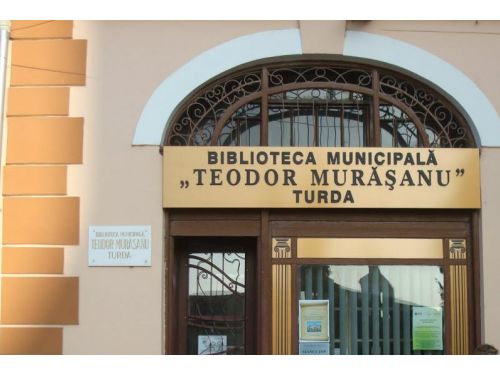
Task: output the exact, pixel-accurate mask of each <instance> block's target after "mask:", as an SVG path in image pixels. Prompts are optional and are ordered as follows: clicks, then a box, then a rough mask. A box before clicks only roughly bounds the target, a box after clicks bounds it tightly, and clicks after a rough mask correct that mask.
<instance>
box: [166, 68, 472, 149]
mask: <svg viewBox="0 0 500 375" xmlns="http://www.w3.org/2000/svg"><path fill="white" fill-rule="evenodd" d="M164 145H173V146H188V145H191V146H208V145H212V146H259V145H260V146H327V147H349V146H350V147H381V146H382V147H432V148H437V147H475V141H474V137H473V135H472V133H471V131H470V129H469V127H468V126H467V124H466V121H465V119H464V118H463V116H461V114H460V113H459V112H458V111H457V110H456V109H455V108H454V107H453V105H451V103H449V102H448V101H447V100H446V99H445V98H444V97H443V96H442V95H440V94H439V93H438V92H437V91H436V90H434V89H432V88H430V87H428V86H427V85H424V84H422V83H420V82H418V81H417V80H415V79H413V78H411V77H408V76H405V75H403V74H401V73H397V72H394V71H390V70H387V69H382V68H378V67H377V68H375V67H370V66H367V65H362V64H353V63H346V62H325V61H323V62H303V61H301V62H295V63H290V62H288V63H280V64H267V65H265V66H258V67H254V68H249V69H245V70H240V71H238V72H234V73H232V74H230V75H227V76H225V77H223V78H220V79H217V80H215V81H214V82H212V83H209V84H208V85H206V86H205V87H203V88H202V89H200V90H199V91H198V92H197V93H195V94H194V95H193V96H191V98H190V99H189V101H187V102H186V103H185V104H184V105H183V106H182V107H181V108H180V109H179V110H178V111H177V114H176V115H175V116H174V119H173V121H172V125H171V126H170V127H169V129H168V133H167V134H166V135H165V138H164Z"/></svg>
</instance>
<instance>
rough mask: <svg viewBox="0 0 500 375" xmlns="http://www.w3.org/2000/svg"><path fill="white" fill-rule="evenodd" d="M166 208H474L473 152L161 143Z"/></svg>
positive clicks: (477, 198) (476, 183) (478, 203)
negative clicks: (176, 145) (165, 145)
mask: <svg viewBox="0 0 500 375" xmlns="http://www.w3.org/2000/svg"><path fill="white" fill-rule="evenodd" d="M163 160H164V171H163V179H164V189H163V206H164V207H168V208H175V207H178V208H181V207H184V208H196V207H198V208H204V207H207V208H216V207H220V208H231V207H233V208H237V207H240V208H299V207H300V208H480V206H481V199H480V178H479V150H478V149H426V148H327V147H316V148H308V147H232V148H231V147H173V146H168V147H165V148H164V154H163Z"/></svg>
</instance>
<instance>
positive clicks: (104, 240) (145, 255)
mask: <svg viewBox="0 0 500 375" xmlns="http://www.w3.org/2000/svg"><path fill="white" fill-rule="evenodd" d="M89 266H129V267H131V266H136V267H137V266H142V267H149V266H151V226H149V225H143V226H90V227H89Z"/></svg>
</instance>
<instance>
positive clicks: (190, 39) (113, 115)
mask: <svg viewBox="0 0 500 375" xmlns="http://www.w3.org/2000/svg"><path fill="white" fill-rule="evenodd" d="M298 26H299V23H298V22H297V21H231V22H225V21H223V22H216V21H190V22H183V21H163V22H162V21H153V22H152V21H141V22H126V21H110V22H104V21H92V22H84V21H75V29H74V33H73V36H74V38H76V39H87V40H88V44H87V46H88V50H87V80H86V86H85V87H72V88H71V97H70V116H83V117H85V123H84V149H83V164H82V165H72V166H70V167H69V168H68V195H69V196H79V197H80V199H81V206H80V210H81V211H80V212H81V213H80V243H79V245H78V246H66V248H65V274H66V275H68V276H79V277H80V301H79V302H80V311H79V325H77V326H68V327H64V340H63V345H64V347H63V352H64V353H65V354H80V353H82V354H83V353H85V354H99V353H103V354H104V353H105V354H160V353H162V352H163V329H164V327H163V318H164V292H163V261H164V256H163V239H162V236H163V227H162V226H163V214H162V208H161V207H162V202H161V195H162V168H161V163H162V157H161V155H160V154H159V150H158V147H132V146H131V143H132V138H133V135H134V131H135V126H136V124H137V121H138V119H139V116H140V114H141V111H142V109H143V107H144V106H145V104H146V102H147V100H148V98H149V97H150V95H151V94H152V93H153V91H154V90H155V89H156V87H157V86H158V85H159V84H160V83H161V82H162V81H163V80H164V79H165V78H166V77H168V75H169V74H171V73H172V72H174V71H175V70H176V69H178V68H180V67H181V66H182V65H183V64H185V63H186V62H187V61H189V59H191V58H192V57H194V56H196V55H198V54H199V53H201V52H203V51H205V50H207V49H209V48H211V47H214V46H216V45H217V44H220V43H222V42H225V41H227V40H230V39H233V38H236V37H238V36H242V35H245V34H250V33H254V32H259V31H265V30H271V29H286V28H292V27H298ZM347 28H348V29H349V28H350V29H357V30H362V31H369V32H375V33H379V34H383V35H387V36H391V37H394V38H397V39H400V40H402V41H405V42H408V43H413V44H415V45H416V46H418V47H421V48H424V49H426V50H428V51H429V52H431V53H434V54H436V55H437V56H439V57H441V58H443V59H445V60H446V61H447V62H449V63H451V64H453V65H455V66H456V67H458V68H459V69H461V70H462V71H463V72H464V73H465V74H467V75H468V76H469V77H470V78H471V79H473V80H474V82H476V84H477V85H478V86H479V87H480V88H481V89H482V90H483V91H484V92H485V94H486V95H487V96H488V97H489V99H490V100H491V102H492V103H493V105H494V106H495V108H496V109H497V111H498V112H500V91H499V90H498V87H497V86H498V79H497V77H499V76H500V65H499V64H498V63H497V62H498V61H499V60H500V49H498V48H491V46H492V45H499V42H500V35H499V33H500V23H499V22H496V23H488V22H484V21H480V22H479V24H475V23H474V22H465V21H464V22H458V23H457V22H434V23H433V22H430V23H429V22H408V23H402V22H396V21H373V22H360V23H353V22H348V23H347ZM323 40H325V39H323ZM325 43H326V41H325ZM314 48H316V47H314ZM317 48H319V49H322V47H321V46H318V47H317ZM325 48H330V47H325ZM498 165H500V149H484V150H483V154H482V157H481V169H482V170H481V172H482V199H483V207H484V208H483V210H482V234H483V241H482V242H483V256H482V262H483V263H482V264H483V269H482V277H483V280H485V284H484V287H483V295H484V299H483V300H484V310H483V311H484V317H483V323H484V332H485V341H486V342H488V343H491V344H493V345H495V346H497V347H500V298H499V297H498V285H500V273H499V272H498V266H499V265H500V252H499V251H498V249H497V247H498V243H499V242H500V231H499V230H498V222H499V220H498V212H500V199H498V191H500V176H499V173H498V172H497V169H498ZM90 225H151V226H152V233H153V234H152V249H153V250H152V267H145V268H130V267H116V268H112V267H106V268H99V267H88V266H87V246H88V228H89V226H90Z"/></svg>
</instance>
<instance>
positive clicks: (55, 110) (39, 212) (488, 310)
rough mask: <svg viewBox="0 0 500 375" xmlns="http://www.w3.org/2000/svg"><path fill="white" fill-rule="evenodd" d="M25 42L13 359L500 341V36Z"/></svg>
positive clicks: (182, 30) (396, 31)
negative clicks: (499, 268)
mask: <svg viewBox="0 0 500 375" xmlns="http://www.w3.org/2000/svg"><path fill="white" fill-rule="evenodd" d="M5 30H7V31H8V33H9V41H8V50H7V60H6V61H7V65H6V69H5V77H6V88H5V90H4V91H5V97H4V99H5V101H4V103H5V105H4V113H3V123H2V124H3V125H2V128H3V137H2V175H1V180H2V189H3V190H2V191H3V198H2V248H1V256H0V270H1V277H0V353H2V354H217V353H227V354H245V353H246V354H470V353H472V352H473V351H474V349H475V348H476V347H478V346H479V345H480V344H483V343H488V344H491V345H494V346H496V347H498V346H500V318H498V316H499V315H500V314H499V312H500V311H499V310H500V300H499V298H498V292H497V285H498V283H499V281H500V277H499V276H498V272H497V270H496V268H497V265H498V264H500V255H498V252H497V250H496V244H497V243H498V242H499V240H500V234H499V231H498V219H499V216H498V212H500V199H499V198H498V197H497V191H498V190H499V188H500V178H499V176H498V163H499V161H500V148H499V147H500V118H499V115H498V114H499V112H500V94H499V93H498V90H497V86H498V77H499V76H500V74H499V73H500V72H499V69H500V68H499V67H498V64H497V63H496V61H498V58H499V55H500V49H498V48H496V46H497V45H498V43H499V41H500V39H499V38H500V23H499V22H495V21H479V22H476V21H459V22H458V21H457V22H454V21H439V22H438V21H411V22H408V21H405V22H402V21H203V22H202V21H190V22H186V21H12V22H11V23H10V24H7V25H6V26H5ZM3 45H4V46H5V45H6V43H5V42H4V43H3Z"/></svg>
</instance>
